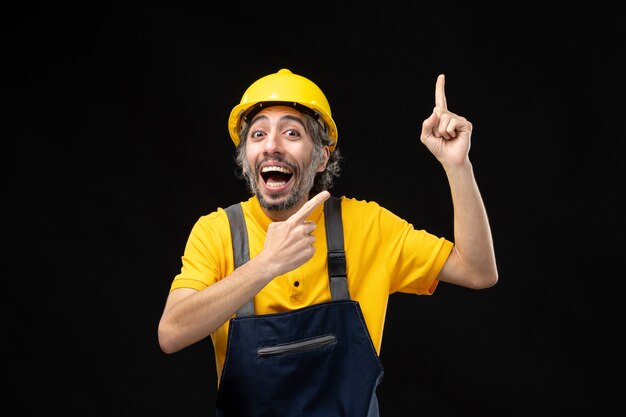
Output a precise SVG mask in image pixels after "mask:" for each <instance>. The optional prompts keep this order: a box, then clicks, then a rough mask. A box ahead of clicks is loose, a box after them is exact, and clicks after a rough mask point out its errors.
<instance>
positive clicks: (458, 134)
mask: <svg viewBox="0 0 626 417" xmlns="http://www.w3.org/2000/svg"><path fill="white" fill-rule="evenodd" d="M444 87H445V76H444V74H440V75H439V76H438V77H437V83H436V85H435V108H434V109H433V112H432V114H431V115H430V117H428V118H427V119H426V120H424V122H423V123H422V134H421V137H420V139H421V141H422V143H423V144H424V145H426V147H427V148H428V150H429V151H430V152H431V153H432V154H433V155H435V157H436V158H437V160H439V162H441V163H442V164H447V163H449V164H462V163H463V162H465V160H466V158H467V156H468V154H469V149H470V139H471V135H472V123H471V122H470V121H469V120H467V119H466V118H465V117H463V116H459V115H457V114H455V113H452V112H451V111H449V110H448V103H447V101H446V93H445V89H444Z"/></svg>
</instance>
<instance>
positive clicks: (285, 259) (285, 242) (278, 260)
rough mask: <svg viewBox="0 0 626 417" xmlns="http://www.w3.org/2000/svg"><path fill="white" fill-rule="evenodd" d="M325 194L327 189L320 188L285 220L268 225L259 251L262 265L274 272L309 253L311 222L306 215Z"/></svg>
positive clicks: (300, 261)
mask: <svg viewBox="0 0 626 417" xmlns="http://www.w3.org/2000/svg"><path fill="white" fill-rule="evenodd" d="M329 197H330V193H329V192H328V191H322V192H320V193H319V194H317V195H316V196H314V197H313V198H311V199H310V200H309V201H307V202H306V203H304V205H303V206H302V207H301V208H300V210H298V211H297V212H295V213H294V214H293V215H291V217H289V218H288V219H287V220H285V221H282V222H274V223H271V224H270V225H269V227H268V228H267V236H266V237H265V244H264V246H263V255H264V258H265V261H266V267H268V268H270V270H272V271H273V275H274V276H278V275H282V274H284V273H286V272H289V271H291V270H293V269H296V268H297V267H299V266H300V265H302V264H304V263H305V262H307V261H308V260H309V259H311V258H312V257H313V254H314V253H315V248H314V247H313V243H314V242H315V237H314V236H313V231H314V230H315V223H313V222H311V221H307V218H308V217H309V215H310V214H311V213H312V212H313V210H315V208H316V207H318V206H319V205H320V204H323V203H324V201H326V200H327V199H328V198H329Z"/></svg>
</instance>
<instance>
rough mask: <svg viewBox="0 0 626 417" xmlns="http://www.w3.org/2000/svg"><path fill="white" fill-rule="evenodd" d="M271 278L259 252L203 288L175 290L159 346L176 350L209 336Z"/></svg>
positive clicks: (161, 323)
mask: <svg viewBox="0 0 626 417" xmlns="http://www.w3.org/2000/svg"><path fill="white" fill-rule="evenodd" d="M272 278H273V276H271V275H270V273H269V272H268V268H264V267H263V259H262V257H260V255H259V257H256V258H253V259H252V260H250V261H249V262H247V263H246V264H244V265H242V266H241V267H239V268H237V269H236V270H235V271H233V273H232V274H230V275H229V276H227V277H225V278H224V279H222V280H220V281H218V282H216V283H215V284H213V285H211V286H209V287H207V288H206V289H204V290H202V291H194V290H186V289H179V290H174V291H173V292H172V293H170V296H169V297H168V300H167V304H166V306H165V309H164V311H163V316H162V317H161V321H160V323H159V332H158V334H159V344H160V346H161V349H162V350H163V351H164V352H166V353H173V352H177V351H179V350H181V349H183V348H185V347H187V346H189V345H192V344H193V343H196V342H198V341H200V340H202V339H204V338H205V337H207V336H209V335H210V334H211V333H213V332H214V331H215V330H217V329H218V328H219V327H221V326H222V325H223V324H224V323H225V322H226V321H227V320H229V319H230V318H231V317H232V316H233V314H235V313H236V311H237V310H238V309H239V308H240V307H241V306H242V305H243V304H245V303H246V302H247V301H248V300H250V299H251V298H252V297H254V295H256V294H257V293H258V292H259V291H261V289H262V288H263V287H264V286H265V285H266V284H267V283H268V282H269V281H270V280H271V279H272Z"/></svg>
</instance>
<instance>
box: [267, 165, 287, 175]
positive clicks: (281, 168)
mask: <svg viewBox="0 0 626 417" xmlns="http://www.w3.org/2000/svg"><path fill="white" fill-rule="evenodd" d="M272 171H274V172H282V173H283V174H291V171H290V170H288V169H287V168H283V167H276V166H271V167H263V168H262V169H261V172H272Z"/></svg>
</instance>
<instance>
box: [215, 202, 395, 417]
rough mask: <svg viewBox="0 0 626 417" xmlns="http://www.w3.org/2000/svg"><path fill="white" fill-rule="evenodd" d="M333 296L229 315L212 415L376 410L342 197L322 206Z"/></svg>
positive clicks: (238, 225)
mask: <svg viewBox="0 0 626 417" xmlns="http://www.w3.org/2000/svg"><path fill="white" fill-rule="evenodd" d="M226 212H227V213H228V216H229V221H230V225H231V234H232V239H233V251H234V255H235V267H237V266H239V265H241V264H242V263H244V262H246V261H248V260H249V250H248V238H247V231H246V226H245V220H244V218H243V213H242V211H241V206H240V205H239V204H234V205H232V206H230V207H228V208H227V209H226ZM324 213H325V214H324V215H325V222H326V236H327V244H328V273H329V278H330V290H331V298H332V299H331V301H328V302H325V303H320V304H315V305H311V306H307V307H303V308H300V309H297V310H293V311H287V312H281V313H272V314H264V315H255V314H254V304H253V300H250V301H249V302H248V303H247V304H245V305H244V306H243V307H242V308H241V309H240V310H239V311H238V312H237V315H236V317H234V318H232V319H231V321H230V329H229V333H228V344H227V350H226V359H225V362H224V368H223V370H222V375H221V378H220V386H219V388H218V393H217V404H216V405H217V413H216V415H217V417H338V416H349V417H377V416H378V415H379V410H378V401H377V398H376V387H377V386H378V384H379V383H380V381H381V380H382V377H383V366H382V364H381V362H380V359H379V357H378V355H377V353H376V350H375V348H374V345H373V344H372V341H371V339H370V336H369V333H368V330H367V327H366V325H365V321H364V319H363V314H362V312H361V307H360V306H359V303H358V302H356V301H353V300H351V299H350V294H349V292H348V284H347V276H346V259H345V253H344V246H343V228H342V222H341V200H340V199H339V198H338V197H331V198H330V199H329V200H327V201H326V203H325V205H324Z"/></svg>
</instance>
